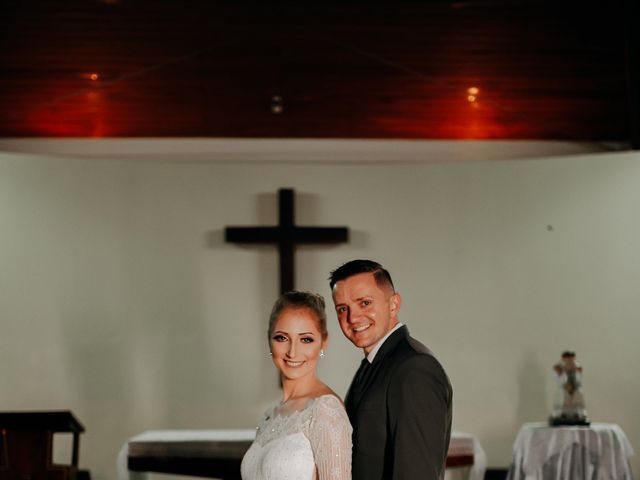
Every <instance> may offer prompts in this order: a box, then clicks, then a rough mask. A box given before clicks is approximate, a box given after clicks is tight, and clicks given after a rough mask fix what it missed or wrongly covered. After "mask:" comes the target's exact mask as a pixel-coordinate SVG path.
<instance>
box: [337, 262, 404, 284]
mask: <svg viewBox="0 0 640 480" xmlns="http://www.w3.org/2000/svg"><path fill="white" fill-rule="evenodd" d="M360 273H372V274H373V278H375V279H376V283H377V284H378V286H380V287H390V288H391V290H392V291H394V292H395V288H394V286H393V281H392V280H391V275H390V274H389V272H388V271H387V270H386V269H385V268H384V267H383V266H382V265H380V264H379V263H378V262H374V261H373V260H351V261H350V262H347V263H345V264H343V265H341V266H340V267H338V268H336V269H335V270H334V271H333V272H331V274H330V275H329V287H330V288H331V290H333V287H334V286H335V284H336V283H337V282H339V281H340V280H344V279H345V278H349V277H353V276H354V275H358V274H360Z"/></svg>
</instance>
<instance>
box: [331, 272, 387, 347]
mask: <svg viewBox="0 0 640 480" xmlns="http://www.w3.org/2000/svg"><path fill="white" fill-rule="evenodd" d="M333 302H334V303H335V306H336V313H337V315H338V322H339V323H340V328H341V329H342V333H344V336H345V337H347V338H348V339H349V340H350V341H351V342H352V343H353V344H354V345H355V346H356V347H359V348H363V349H364V351H365V353H369V352H370V351H371V350H372V349H373V347H374V346H375V345H376V343H378V341H380V340H381V339H382V338H383V337H384V336H385V335H386V334H387V333H388V332H389V331H391V329H393V327H395V326H396V325H397V323H398V318H397V314H398V311H399V310H400V295H398V294H397V293H394V292H393V290H392V288H391V287H390V286H386V285H378V282H377V281H376V279H375V277H374V276H373V274H372V273H360V274H357V275H353V276H351V277H348V278H345V279H344V280H340V281H338V282H336V284H335V286H334V287H333Z"/></svg>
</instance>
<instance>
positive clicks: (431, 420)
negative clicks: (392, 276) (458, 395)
mask: <svg viewBox="0 0 640 480" xmlns="http://www.w3.org/2000/svg"><path fill="white" fill-rule="evenodd" d="M451 398H452V389H451V384H450V383H449V379H448V377H447V375H446V373H445V371H444V369H443V368H442V366H441V365H440V363H439V362H438V361H437V360H436V359H435V357H434V356H433V354H432V353H431V351H430V350H429V349H428V348H427V347H425V346H424V345H422V344H421V343H420V342H418V341H417V340H415V339H413V338H411V337H410V336H409V331H408V330H407V327H406V326H402V327H400V328H399V329H398V330H396V331H395V332H393V333H392V334H391V335H390V336H389V337H388V338H387V339H386V340H385V342H384V343H383V344H382V346H381V348H380V350H378V353H377V354H376V356H375V358H374V359H373V363H372V364H371V365H370V366H369V367H368V369H367V371H366V373H365V375H364V378H363V380H362V381H361V382H359V383H358V385H355V384H354V383H352V385H351V387H350V388H349V392H348V393H347V397H346V400H345V405H346V408H347V413H348V415H349V419H350V420H351V425H352V426H353V461H352V468H353V477H352V478H353V480H413V479H420V480H438V479H441V478H443V477H444V465H445V461H446V457H447V450H448V448H449V439H450V435H451Z"/></svg>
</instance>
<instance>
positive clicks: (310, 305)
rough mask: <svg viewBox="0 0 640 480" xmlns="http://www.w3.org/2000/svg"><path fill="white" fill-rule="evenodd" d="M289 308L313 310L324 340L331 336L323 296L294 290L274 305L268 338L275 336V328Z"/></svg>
mask: <svg viewBox="0 0 640 480" xmlns="http://www.w3.org/2000/svg"><path fill="white" fill-rule="evenodd" d="M287 308H294V309H299V308H307V309H309V310H311V311H312V312H313V313H314V314H315V317H316V319H317V322H318V330H320V333H321V334H322V338H323V339H325V338H327V336H328V335H329V334H328V332H327V313H326V311H325V303H324V298H323V297H322V295H319V294H317V293H311V292H301V291H298V290H292V291H291V292H287V293H283V294H282V295H280V297H279V298H278V299H277V300H276V303H274V304H273V308H272V309H271V315H270V316H269V330H268V332H267V335H268V336H267V338H268V339H269V340H271V335H272V334H273V328H274V326H275V324H276V321H277V320H278V317H279V316H280V314H281V313H282V312H283V311H284V310H285V309H287Z"/></svg>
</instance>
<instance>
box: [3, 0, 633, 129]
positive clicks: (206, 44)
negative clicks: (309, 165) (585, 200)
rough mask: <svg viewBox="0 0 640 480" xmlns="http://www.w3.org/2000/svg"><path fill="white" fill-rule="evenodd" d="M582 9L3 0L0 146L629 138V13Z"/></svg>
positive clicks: (505, 4)
mask: <svg viewBox="0 0 640 480" xmlns="http://www.w3.org/2000/svg"><path fill="white" fill-rule="evenodd" d="M576 5H577V4H575V5H573V8H574V10H572V9H571V7H572V5H567V6H566V8H564V9H562V8H561V9H559V8H558V7H557V6H555V5H554V4H552V3H551V2H549V3H547V2H531V3H527V2H521V1H520V2H517V1H486V2H455V3H449V2H434V1H431V2H429V1H424V2H400V3H398V2H395V3H392V2H384V1H379V2H373V3H365V2H341V3H332V2H322V3H320V2H318V3H315V2H312V3H310V4H302V3H293V2H276V3H270V4H269V5H265V4H264V3H255V4H254V3H252V2H212V1H205V0H202V1H197V0H191V1H185V2H177V1H168V0H166V1H157V0H154V1H151V0H138V1H133V0H131V1H128V0H102V1H95V0H94V1H80V0H64V1H63V0H51V1H45V2H37V1H33V0H25V1H21V2H3V3H2V6H1V7H0V15H1V16H2V17H3V18H5V19H8V23H7V24H8V28H7V29H6V30H5V31H4V33H3V37H2V42H3V48H2V49H1V51H0V102H2V105H3V109H2V113H0V136H4V137H52V136H53V137H174V136H181V137H310V138H327V137H330V138H430V139H447V138H448V139H496V138H503V139H573V140H616V141H625V140H628V138H629V119H628V112H627V108H628V102H627V97H628V94H627V91H626V77H625V75H626V66H625V35H624V28H622V24H621V17H622V16H623V15H624V12H623V9H622V8H621V7H619V6H616V5H615V4H607V5H608V6H607V7H606V8H605V7H604V6H602V7H601V8H597V7H598V6H597V5H592V4H586V5H585V4H582V6H581V9H580V10H579V12H578V13H576V10H575V7H576ZM94 74H95V75H94ZM92 75H94V76H92ZM471 87H475V88H477V89H478V92H477V93H476V94H475V95H473V98H470V96H469V95H470V94H469V92H468V89H469V88H471ZM278 97H279V98H281V101H279V100H278ZM275 107H278V108H280V107H281V111H279V110H278V108H275Z"/></svg>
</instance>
